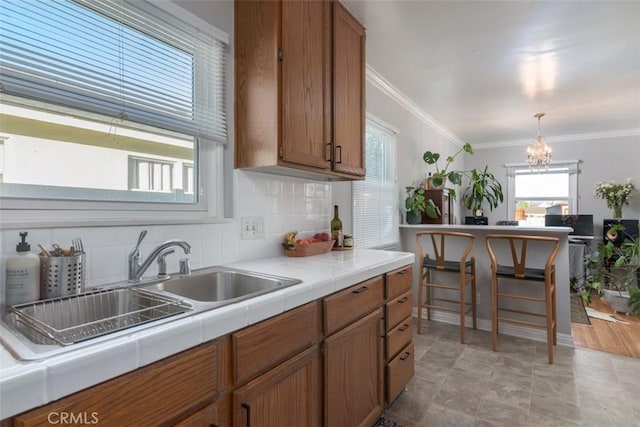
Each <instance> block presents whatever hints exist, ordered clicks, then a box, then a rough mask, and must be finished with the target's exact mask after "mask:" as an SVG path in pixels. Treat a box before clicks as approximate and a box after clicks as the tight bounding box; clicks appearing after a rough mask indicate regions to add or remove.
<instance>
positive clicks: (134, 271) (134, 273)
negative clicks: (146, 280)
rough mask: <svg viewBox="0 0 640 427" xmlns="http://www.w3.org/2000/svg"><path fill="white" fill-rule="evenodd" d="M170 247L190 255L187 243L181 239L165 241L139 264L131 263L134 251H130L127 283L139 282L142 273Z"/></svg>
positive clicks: (189, 246) (189, 247)
mask: <svg viewBox="0 0 640 427" xmlns="http://www.w3.org/2000/svg"><path fill="white" fill-rule="evenodd" d="M139 244H140V242H138V245H139ZM172 246H178V247H180V248H182V250H183V251H184V253H185V254H189V253H191V245H189V244H188V243H187V242H185V241H184V240H181V239H171V240H167V241H166V242H164V243H161V244H160V245H158V246H157V247H156V248H155V249H154V250H153V251H151V253H150V254H149V256H148V257H147V258H146V259H145V260H144V261H142V262H141V263H140V264H138V263H136V262H133V260H132V257H131V254H134V252H135V251H132V252H131V254H129V282H134V283H135V282H139V281H140V278H141V277H142V275H143V274H144V272H145V271H147V269H148V268H149V266H151V264H152V263H153V261H154V260H155V259H157V258H158V256H159V255H160V254H162V252H163V251H164V250H165V249H167V248H170V247H172ZM138 254H139V252H138ZM138 256H139V255H138Z"/></svg>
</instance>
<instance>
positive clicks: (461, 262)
mask: <svg viewBox="0 0 640 427" xmlns="http://www.w3.org/2000/svg"><path fill="white" fill-rule="evenodd" d="M427 236H429V237H431V244H432V247H433V258H432V257H431V256H430V255H429V254H428V253H426V252H425V250H424V248H423V245H422V243H423V239H424V238H426V237H427ZM474 239H475V237H474V236H473V235H472V234H469V233H460V232H453V231H420V232H417V233H416V246H417V248H418V257H419V258H418V259H419V260H420V262H421V264H422V265H421V268H420V281H419V283H418V334H421V333H422V310H423V309H426V310H427V319H428V320H431V310H432V309H435V310H443V311H449V312H454V313H460V342H461V343H463V344H464V328H465V316H466V315H467V314H468V313H469V312H471V313H472V319H473V329H476V260H475V258H474V257H471V258H469V254H470V253H471V249H472V248H473V241H474ZM447 241H448V242H449V244H450V245H451V244H452V243H453V242H457V243H458V244H461V245H466V246H464V251H462V255H461V256H460V259H458V260H455V261H447V260H445V254H446V252H445V242H447ZM449 247H451V246H449ZM431 270H437V271H446V272H452V273H457V274H458V276H459V279H458V284H457V285H444V284H437V283H431ZM469 285H470V286H469ZM468 287H470V288H471V302H470V303H468V302H467V301H466V292H467V288H468ZM434 288H435V289H441V290H446V291H445V293H451V292H457V293H458V299H452V298H442V297H441V296H438V297H434V296H433V295H432V289H434ZM425 293H426V295H425ZM441 293H442V291H441ZM440 303H448V304H449V305H448V306H446V305H439V304H440ZM467 306H469V307H467Z"/></svg>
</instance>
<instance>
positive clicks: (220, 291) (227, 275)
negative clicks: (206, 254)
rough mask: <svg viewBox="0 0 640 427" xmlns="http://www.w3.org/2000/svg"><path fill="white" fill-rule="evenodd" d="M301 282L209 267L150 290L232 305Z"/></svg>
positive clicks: (160, 284) (154, 286) (157, 285)
mask: <svg viewBox="0 0 640 427" xmlns="http://www.w3.org/2000/svg"><path fill="white" fill-rule="evenodd" d="M300 282H301V280H297V279H290V278H286V277H278V276H271V275H266V274H259V273H254V272H250V271H243V270H236V269H229V268H226V267H212V268H207V269H203V270H198V271H195V272H194V273H193V274H192V275H191V276H184V277H179V278H176V279H172V280H168V281H166V282H162V283H159V284H156V285H153V286H152V287H150V288H149V289H150V290H153V289H157V290H160V291H164V292H168V293H170V294H174V295H179V296H181V297H183V298H188V299H191V300H195V301H201V302H226V303H229V304H230V303H232V302H237V301H242V300H244V299H247V298H253V297H256V296H258V295H263V294H266V293H269V292H272V291H276V290H278V289H283V288H286V287H288V286H292V285H296V284H298V283H300Z"/></svg>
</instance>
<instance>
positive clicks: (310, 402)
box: [233, 345, 322, 427]
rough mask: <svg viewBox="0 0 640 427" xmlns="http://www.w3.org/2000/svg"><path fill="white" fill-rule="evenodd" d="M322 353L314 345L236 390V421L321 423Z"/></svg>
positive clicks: (280, 425)
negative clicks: (320, 354)
mask: <svg viewBox="0 0 640 427" xmlns="http://www.w3.org/2000/svg"><path fill="white" fill-rule="evenodd" d="M320 373H321V370H320V356H319V350H318V346H317V345H315V346H313V347H311V348H309V349H307V350H305V351H303V352H302V353H300V354H298V355H297V356H295V357H293V358H292V359H290V360H288V361H287V362H284V363H282V364H280V365H278V366H277V367H275V368H273V369H272V370H270V371H268V372H267V373H265V374H262V375H260V376H259V377H257V378H256V379H254V380H252V381H250V382H249V383H247V384H246V385H245V386H243V387H240V388H239V389H237V390H235V391H234V392H233V425H234V426H243V427H244V426H246V427H249V426H260V427H286V426H291V427H294V426H308V427H319V426H320V425H321V422H322V413H321V410H320V408H321V406H320V404H321V395H320V384H321V383H320Z"/></svg>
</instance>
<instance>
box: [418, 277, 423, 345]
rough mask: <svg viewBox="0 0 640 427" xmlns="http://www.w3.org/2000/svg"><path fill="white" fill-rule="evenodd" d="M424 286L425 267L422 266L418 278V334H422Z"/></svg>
mask: <svg viewBox="0 0 640 427" xmlns="http://www.w3.org/2000/svg"><path fill="white" fill-rule="evenodd" d="M423 286H424V268H422V267H420V279H419V280H418V335H420V334H422V307H423V304H424V301H423V300H422V298H423V295H422V293H423V290H422V288H423Z"/></svg>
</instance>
